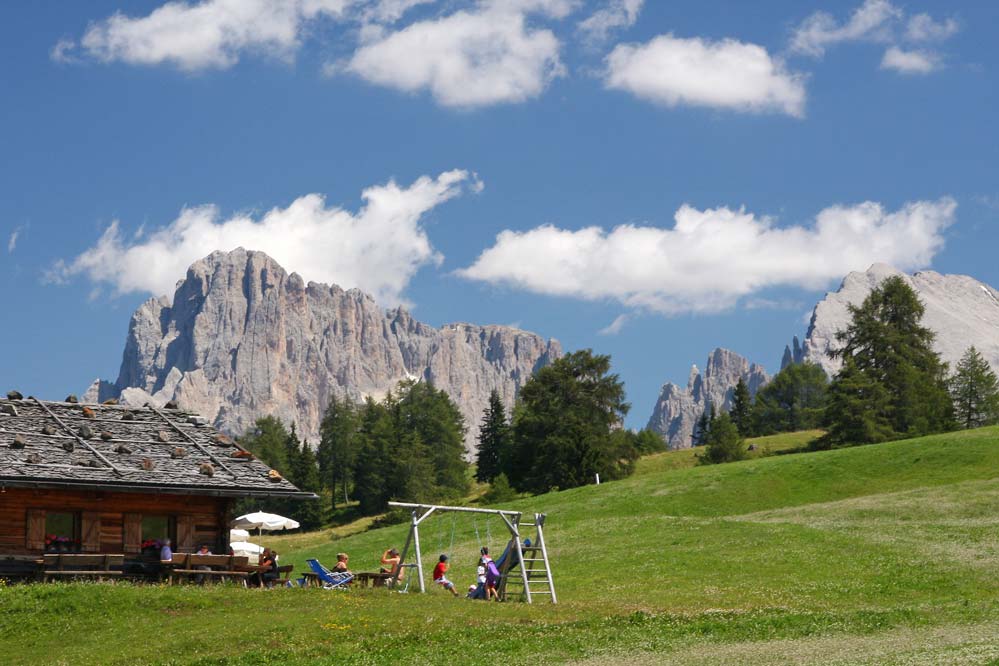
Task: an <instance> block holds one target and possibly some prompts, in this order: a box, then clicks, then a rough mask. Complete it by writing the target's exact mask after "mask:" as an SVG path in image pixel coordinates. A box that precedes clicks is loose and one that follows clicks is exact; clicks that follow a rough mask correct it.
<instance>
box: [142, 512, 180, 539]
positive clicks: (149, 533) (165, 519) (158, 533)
mask: <svg viewBox="0 0 999 666" xmlns="http://www.w3.org/2000/svg"><path fill="white" fill-rule="evenodd" d="M167 539H170V540H171V541H176V540H177V535H176V523H175V521H174V519H173V516H146V515H144V516H142V543H143V547H148V546H146V545H145V544H150V543H156V544H157V547H159V546H160V545H162V543H163V542H164V541H166V540H167Z"/></svg>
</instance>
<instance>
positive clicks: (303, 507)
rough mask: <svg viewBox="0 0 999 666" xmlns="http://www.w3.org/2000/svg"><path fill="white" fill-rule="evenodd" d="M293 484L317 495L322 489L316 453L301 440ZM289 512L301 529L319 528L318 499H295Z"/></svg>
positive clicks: (320, 524) (320, 511)
mask: <svg viewBox="0 0 999 666" xmlns="http://www.w3.org/2000/svg"><path fill="white" fill-rule="evenodd" d="M294 478H295V485H296V486H297V487H298V489H299V490H303V491H306V492H310V493H316V494H317V495H318V494H319V492H320V491H321V490H322V483H321V482H320V480H319V464H318V462H317V461H316V454H315V453H314V452H313V451H312V447H310V446H309V443H308V442H303V443H302V446H301V448H300V449H299V450H298V452H297V455H296V460H295V469H294ZM291 514H292V515H293V516H294V517H295V519H296V520H297V521H298V522H299V523H300V524H301V526H302V529H303V530H315V529H319V528H320V527H322V525H323V508H322V505H321V504H320V502H319V500H297V501H296V502H295V504H294V505H293V507H292V511H291Z"/></svg>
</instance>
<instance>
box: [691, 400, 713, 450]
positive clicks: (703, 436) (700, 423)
mask: <svg viewBox="0 0 999 666" xmlns="http://www.w3.org/2000/svg"><path fill="white" fill-rule="evenodd" d="M710 428H711V417H710V416H708V410H707V409H705V410H704V411H703V412H701V416H700V417H699V418H698V419H697V422H696V423H695V424H694V432H693V433H691V435H690V445H691V446H704V443H705V442H706V441H707V438H708V431H709V430H710Z"/></svg>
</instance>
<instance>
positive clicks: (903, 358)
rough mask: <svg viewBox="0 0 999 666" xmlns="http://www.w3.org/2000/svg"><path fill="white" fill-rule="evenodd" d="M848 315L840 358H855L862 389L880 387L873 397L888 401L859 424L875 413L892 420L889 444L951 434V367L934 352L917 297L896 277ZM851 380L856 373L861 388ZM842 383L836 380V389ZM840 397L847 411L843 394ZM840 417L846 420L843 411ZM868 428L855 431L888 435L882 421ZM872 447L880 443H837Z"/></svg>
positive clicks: (858, 419)
mask: <svg viewBox="0 0 999 666" xmlns="http://www.w3.org/2000/svg"><path fill="white" fill-rule="evenodd" d="M849 310H850V315H851V322H850V324H849V326H848V327H847V328H846V330H844V331H841V332H840V333H838V334H837V339H838V340H839V341H840V342H841V343H842V344H843V346H842V348H841V349H839V350H838V351H837V352H836V355H837V356H838V357H840V358H842V359H843V360H844V361H846V360H847V359H848V358H852V359H853V361H854V366H855V369H856V371H857V372H859V373H861V374H862V375H864V380H863V381H861V382H860V384H862V385H864V386H865V387H866V386H867V385H868V384H876V385H878V386H880V387H881V389H882V390H876V391H873V393H872V397H877V398H878V399H881V400H884V401H886V404H883V405H882V404H878V405H873V406H868V407H866V408H865V411H864V413H863V414H857V415H855V417H854V419H853V421H854V424H855V425H856V424H859V423H861V422H864V421H865V420H866V419H867V416H866V415H867V413H868V412H869V411H870V410H871V409H873V410H874V412H875V413H877V414H879V415H880V416H879V418H885V419H887V420H888V424H889V426H890V432H889V433H888V437H887V438H888V439H891V438H900V437H915V436H919V435H925V434H929V433H934V432H942V431H945V430H948V429H950V428H952V427H953V425H954V420H953V413H954V406H953V403H952V402H951V398H950V394H949V392H948V390H947V378H946V371H947V367H946V364H944V363H943V362H942V361H941V360H940V357H939V355H938V354H937V353H936V352H935V351H934V350H933V347H932V344H933V338H934V334H933V332H932V331H931V330H930V329H928V328H926V327H924V326H923V325H922V324H921V320H922V317H923V313H924V311H925V308H924V307H923V304H922V303H921V302H920V300H919V297H918V295H917V294H916V292H915V291H913V290H912V288H911V287H909V285H907V284H906V283H905V280H903V279H902V278H901V277H900V276H892V277H889V278H887V279H886V280H885V281H884V282H882V283H881V284H880V285H879V286H878V287H876V288H875V289H874V290H873V291H871V293H870V294H869V295H868V297H867V298H866V299H864V302H863V304H861V305H860V306H854V305H851V306H849ZM844 367H846V366H845V365H844ZM852 375H853V372H852V371H851V377H850V380H851V382H854V383H856V382H858V379H857V378H856V377H854V376H852ZM839 381H840V377H839V376H837V377H836V379H834V381H833V384H836V383H837V382H839ZM839 394H840V399H841V402H840V403H839V404H840V407H841V408H842V407H843V406H844V403H843V402H842V398H843V397H844V395H843V394H844V392H843V391H842V390H840V391H839ZM838 416H840V417H842V416H844V414H843V413H842V410H840V411H839V412H838ZM867 423H868V425H871V426H872V428H870V429H863V428H862V429H859V430H854V431H855V432H858V433H861V432H868V433H869V434H870V435H871V436H877V437H880V436H881V435H882V434H883V431H882V429H881V427H880V421H877V420H876V422H871V421H869V420H867ZM834 425H835V423H834ZM835 430H836V431H838V432H842V431H843V429H841V428H835ZM831 434H832V431H831V432H830V435H831ZM869 441H878V440H870V439H868V440H858V441H853V442H849V441H845V440H840V441H837V442H836V443H838V444H850V443H853V444H861V443H865V442H869Z"/></svg>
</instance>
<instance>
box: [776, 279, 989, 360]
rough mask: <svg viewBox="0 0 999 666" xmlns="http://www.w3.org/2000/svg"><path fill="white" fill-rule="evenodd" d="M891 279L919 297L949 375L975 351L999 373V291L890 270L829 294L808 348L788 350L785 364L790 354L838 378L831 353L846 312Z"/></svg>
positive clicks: (814, 317) (814, 322)
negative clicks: (969, 351)
mask: <svg viewBox="0 0 999 666" xmlns="http://www.w3.org/2000/svg"><path fill="white" fill-rule="evenodd" d="M893 275H898V276H901V277H902V279H904V280H905V281H906V283H907V284H908V285H909V286H910V287H912V288H913V289H914V290H915V291H916V293H917V294H919V299H920V300H921V301H922V302H923V305H924V306H925V307H926V314H925V315H924V317H923V324H924V325H925V326H927V327H928V328H929V329H931V330H932V331H933V332H934V333H936V341H935V343H934V348H935V349H936V350H937V352H939V353H940V356H941V358H943V360H944V361H946V362H947V363H949V364H950V366H951V369H953V368H954V366H955V365H956V364H957V362H958V360H960V358H961V356H962V355H963V354H964V352H965V350H966V349H967V348H968V347H969V346H970V345H974V346H975V347H976V348H977V349H978V351H980V352H981V353H982V355H983V356H984V357H985V358H986V360H988V362H989V364H990V365H991V366H992V369H993V370H995V371H997V372H999V291H996V290H995V289H993V288H992V287H990V286H989V285H987V284H985V283H983V282H979V281H978V280H976V279H974V278H972V277H968V276H967V275H942V274H940V273H936V272H934V271H921V272H919V273H915V274H914V275H908V274H906V273H903V272H902V271H900V270H898V269H896V268H893V267H891V266H888V265H886V264H874V265H873V266H871V267H870V268H869V269H867V270H866V271H864V272H854V273H850V274H849V275H847V276H846V278H845V279H844V280H843V284H842V285H840V288H839V289H838V290H837V291H835V292H831V293H829V294H826V297H825V298H823V299H822V300H821V301H820V302H819V303H818V305H816V306H815V309H814V310H813V311H812V319H811V323H810V324H809V326H808V333H807V334H806V336H805V341H804V343H803V344H802V345H801V346H800V348H798V349H796V350H794V351H790V350H788V349H787V348H785V359H787V358H788V354H790V356H791V357H792V359H793V360H797V361H801V360H807V361H812V362H813V363H818V364H819V365H821V366H822V368H823V369H824V370H825V371H826V373H828V374H829V375H830V376H832V375H834V374H835V373H836V372H838V371H839V368H840V365H841V363H840V361H839V360H838V359H834V358H833V357H832V355H831V353H830V352H831V351H832V350H833V349H836V348H837V346H838V343H837V342H836V332H837V331H841V330H844V329H845V328H846V327H847V326H848V325H849V323H850V313H849V310H848V309H847V306H848V305H850V304H853V305H860V304H861V303H862V302H863V301H864V299H865V298H866V297H867V295H868V294H870V293H871V290H872V289H874V287H876V286H877V285H879V284H880V283H881V282H883V281H884V280H885V278H888V277H891V276H893ZM795 343H797V340H795ZM796 347H797V345H796Z"/></svg>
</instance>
